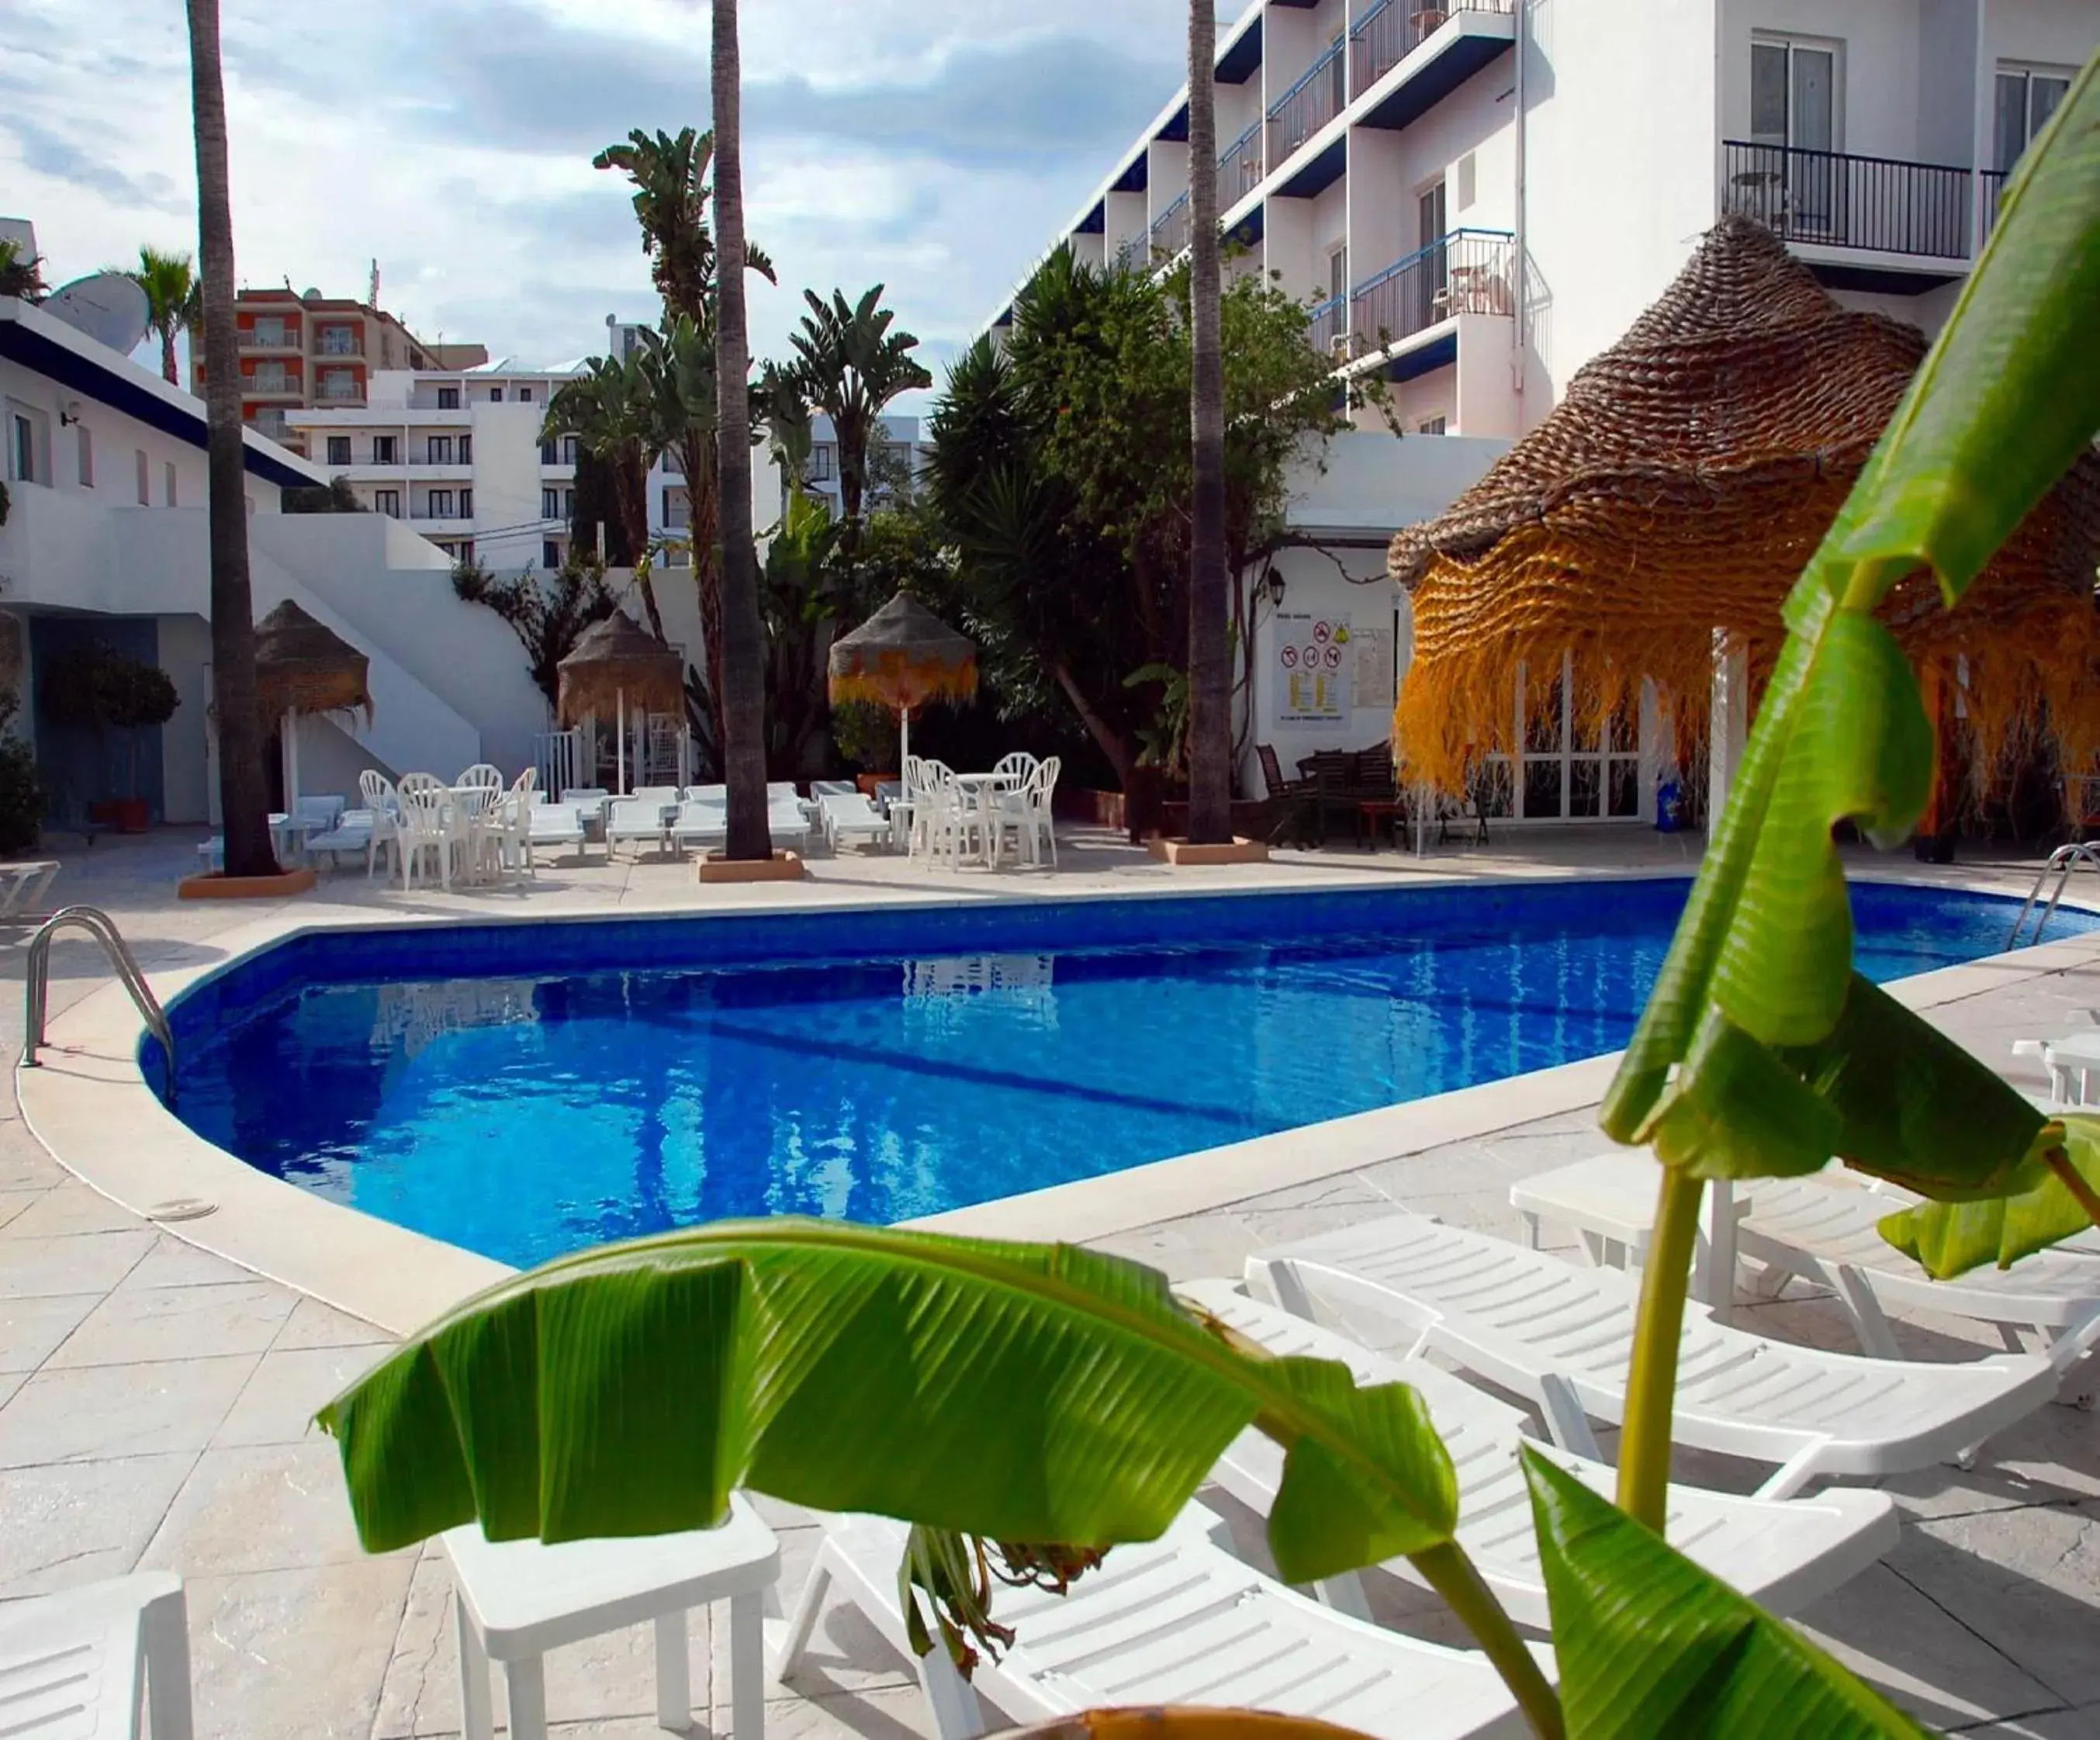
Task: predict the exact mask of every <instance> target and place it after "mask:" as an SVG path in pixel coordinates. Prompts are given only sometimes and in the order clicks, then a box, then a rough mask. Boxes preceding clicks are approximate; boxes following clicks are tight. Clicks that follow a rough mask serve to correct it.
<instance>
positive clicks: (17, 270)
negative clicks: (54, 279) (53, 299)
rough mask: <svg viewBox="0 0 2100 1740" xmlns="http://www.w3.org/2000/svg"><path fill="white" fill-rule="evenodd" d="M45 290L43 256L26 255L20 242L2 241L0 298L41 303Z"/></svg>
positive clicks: (0, 253)
mask: <svg viewBox="0 0 2100 1740" xmlns="http://www.w3.org/2000/svg"><path fill="white" fill-rule="evenodd" d="M45 289H46V286H45V284H44V260H43V256H42V254H24V252H23V251H22V245H21V243H20V242H18V241H0V296H18V297H20V298H21V299H22V300H23V301H24V302H41V301H42V300H43V298H44V294H45Z"/></svg>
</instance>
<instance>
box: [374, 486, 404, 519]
mask: <svg viewBox="0 0 2100 1740" xmlns="http://www.w3.org/2000/svg"><path fill="white" fill-rule="evenodd" d="M372 511H373V513H375V514H389V515H390V516H391V517H392V518H394V519H399V518H400V517H401V492H400V491H399V490H398V489H375V490H373V492H372Z"/></svg>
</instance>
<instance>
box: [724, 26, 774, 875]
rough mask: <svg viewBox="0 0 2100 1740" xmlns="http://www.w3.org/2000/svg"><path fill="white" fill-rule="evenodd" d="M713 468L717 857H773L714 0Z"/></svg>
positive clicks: (728, 43)
mask: <svg viewBox="0 0 2100 1740" xmlns="http://www.w3.org/2000/svg"><path fill="white" fill-rule="evenodd" d="M713 73H714V123H715V227H716V231H717V235H716V250H715V283H716V289H715V308H716V319H715V391H716V394H717V413H718V414H717V417H716V422H715V453H716V461H715V476H716V479H717V482H718V484H719V487H720V490H721V506H720V508H719V510H718V511H719V513H720V515H721V542H722V587H721V593H722V635H721V638H722V680H721V690H722V777H723V779H725V780H726V782H727V784H728V786H729V841H728V850H727V852H726V856H728V857H730V858H732V859H763V858H770V857H771V856H772V855H773V835H772V832H771V830H770V829H769V828H767V826H766V824H765V629H764V626H763V625H762V624H761V622H760V620H759V616H758V552H757V550H756V549H755V548H754V547H753V545H752V535H751V341H750V337H749V334H748V333H747V332H746V330H745V326H744V309H743V260H744V243H743V69H742V68H741V66H740V65H739V61H738V55H737V43H736V0H714V67H713Z"/></svg>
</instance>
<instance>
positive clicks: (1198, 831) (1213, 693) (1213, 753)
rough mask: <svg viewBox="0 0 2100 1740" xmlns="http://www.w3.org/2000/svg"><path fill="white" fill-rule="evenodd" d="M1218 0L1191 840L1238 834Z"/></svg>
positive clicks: (1197, 334) (1199, 388)
mask: <svg viewBox="0 0 2100 1740" xmlns="http://www.w3.org/2000/svg"><path fill="white" fill-rule="evenodd" d="M1217 33H1218V23H1217V15H1216V11H1215V0H1189V221H1190V223H1191V226H1192V240H1191V241H1190V244H1189V349H1190V369H1189V434H1190V437H1191V439H1192V440H1193V443H1194V451H1193V461H1194V484H1195V488H1194V500H1193V504H1192V506H1193V524H1192V526H1191V528H1190V532H1189V839H1190V840H1191V841H1197V842H1199V843H1202V844H1206V845H1216V844H1220V843H1222V842H1224V841H1229V840H1230V839H1231V838H1232V837H1233V665H1232V645H1231V638H1230V636H1229V634H1228V633H1227V621H1226V618H1227V614H1228V612H1229V607H1230V592H1229V587H1228V586H1227V585H1226V579H1225V369H1224V351H1223V347H1222V345H1221V343H1220V338H1219V325H1220V320H1221V317H1222V316H1221V306H1220V289H1219V282H1218V177H1217V162H1218V121H1217V112H1216V105H1215V91H1216V86H1215V77H1216V74H1215V65H1214V63H1215V60H1216V58H1217V47H1218V43H1217Z"/></svg>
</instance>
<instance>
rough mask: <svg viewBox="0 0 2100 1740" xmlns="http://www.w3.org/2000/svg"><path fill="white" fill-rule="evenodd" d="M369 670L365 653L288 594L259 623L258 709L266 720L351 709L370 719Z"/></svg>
mask: <svg viewBox="0 0 2100 1740" xmlns="http://www.w3.org/2000/svg"><path fill="white" fill-rule="evenodd" d="M369 669H370V665H369V661H368V660H367V659H366V658H365V656H364V654H363V653H361V652H360V651H358V650H357V648H356V647H353V646H351V643H349V642H348V641H346V640H345V639H344V638H342V636H341V635H340V634H337V633H336V632H335V630H334V629H331V628H329V627H328V626H326V625H324V624H323V623H320V622H317V621H315V620H314V618H313V617H312V616H309V615H308V614H307V612H305V611H303V610H302V609H301V608H300V607H298V605H297V604H294V603H293V602H292V601H291V600H290V599H289V598H287V599H285V602H284V603H281V604H280V605H279V606H278V607H276V609H275V610H273V611H271V612H270V614H269V615H268V616H265V617H264V618H263V619H262V620H261V621H260V622H258V623H257V624H256V625H255V700H256V711H257V713H258V714H259V715H260V716H261V718H262V719H263V720H264V721H265V722H275V721H276V720H277V719H280V718H283V717H284V715H285V714H286V713H342V712H346V711H348V710H350V709H353V708H361V709H364V716H365V718H368V719H369V718H371V717H372V693H371V691H370V689H369V688H368V687H367V674H366V673H367V672H368V670H369Z"/></svg>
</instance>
